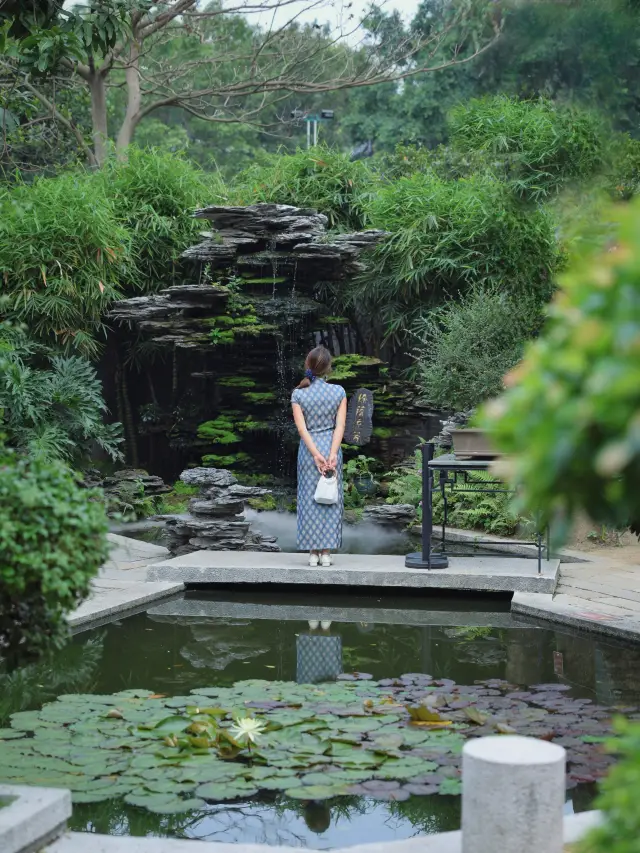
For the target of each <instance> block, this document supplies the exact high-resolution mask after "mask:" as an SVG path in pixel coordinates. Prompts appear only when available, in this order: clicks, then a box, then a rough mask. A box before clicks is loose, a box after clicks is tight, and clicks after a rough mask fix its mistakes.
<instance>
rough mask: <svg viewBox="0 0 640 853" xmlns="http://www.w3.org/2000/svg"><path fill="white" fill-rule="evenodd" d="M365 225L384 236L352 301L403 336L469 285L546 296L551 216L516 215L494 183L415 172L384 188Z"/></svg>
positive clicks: (552, 246) (552, 244)
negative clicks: (427, 310) (430, 309)
mask: <svg viewBox="0 0 640 853" xmlns="http://www.w3.org/2000/svg"><path fill="white" fill-rule="evenodd" d="M369 217H370V221H371V224H372V225H373V226H374V227H376V228H381V229H384V230H386V231H389V232H390V236H389V238H388V239H386V240H385V241H384V242H383V243H381V244H380V245H379V246H378V247H377V248H376V249H375V251H374V252H373V254H372V258H371V263H370V265H369V269H368V270H367V272H366V273H365V274H363V276H362V277H361V279H360V281H359V282H357V283H356V284H355V285H354V287H353V289H352V301H353V303H354V304H357V305H359V306H361V308H362V310H364V308H365V307H366V308H367V310H368V312H369V313H370V314H371V315H372V316H375V315H379V316H381V317H382V319H383V320H384V321H385V322H386V324H387V331H388V333H389V334H390V335H396V336H398V335H403V334H404V333H405V331H406V329H407V328H408V327H409V326H410V325H411V324H412V323H413V322H414V320H415V319H416V315H418V314H419V313H420V312H422V311H424V309H425V308H428V307H431V306H433V305H436V304H438V303H439V302H441V301H442V300H443V298H444V297H445V296H446V295H448V296H451V297H453V296H456V295H458V294H460V293H462V292H464V291H465V290H467V289H469V288H471V287H472V286H474V285H475V286H478V285H482V286H486V287H491V286H492V287H494V288H495V289H496V290H500V291H504V292H507V293H512V294H523V293H535V294H537V298H538V299H540V300H544V298H546V297H547V296H548V294H549V293H550V281H551V274H552V272H553V270H554V269H555V266H556V263H557V258H558V250H557V246H556V240H555V235H554V227H553V222H552V219H551V216H550V214H549V213H548V212H547V211H545V210H543V209H542V208H536V209H531V210H527V211H526V212H525V211H524V210H522V209H521V208H520V207H519V206H518V205H517V204H516V203H514V201H513V199H512V197H511V195H510V193H509V190H508V188H507V187H506V186H505V185H504V184H502V183H500V182H499V181H498V180H496V179H495V178H492V177H491V176H487V175H474V176H472V177H470V178H463V179H460V180H457V181H445V180H442V179H440V178H438V177H436V176H435V175H434V174H429V173H424V174H415V175H412V176H410V177H406V178H401V179H400V180H398V181H396V182H394V183H393V184H390V185H389V186H385V187H383V188H382V189H381V190H380V191H379V192H378V194H377V195H376V197H375V198H374V199H373V200H372V201H371V202H370V204H369Z"/></svg>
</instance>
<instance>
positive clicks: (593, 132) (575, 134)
mask: <svg viewBox="0 0 640 853" xmlns="http://www.w3.org/2000/svg"><path fill="white" fill-rule="evenodd" d="M450 123H451V141H452V144H453V146H454V147H456V148H458V149H459V150H461V151H463V152H464V153H468V152H473V151H479V152H483V153H486V154H488V155H490V157H491V160H492V161H493V162H495V161H497V162H496V166H497V168H498V169H499V170H500V171H504V174H505V178H506V180H507V181H508V183H509V185H510V186H511V188H512V189H513V191H514V192H515V194H516V195H517V196H520V197H522V198H527V199H532V200H534V201H542V200H544V199H546V198H548V197H549V196H550V195H553V194H555V193H557V192H558V191H559V190H560V189H561V188H562V187H563V186H564V185H565V184H566V183H567V182H570V181H579V180H584V179H585V178H589V177H591V176H592V175H594V174H595V173H596V172H598V171H599V170H600V169H601V168H602V166H603V163H604V142H605V140H604V134H603V132H602V126H601V122H600V120H599V119H598V118H597V117H596V116H595V115H593V114H591V113H588V112H586V111H584V110H581V109H575V108H573V107H559V106H557V105H556V104H554V103H552V102H551V101H548V100H538V101H536V102H530V101H518V100H515V99H513V98H509V97H506V96H504V95H497V96H495V97H491V98H481V99H474V100H471V101H470V102H468V103H465V104H462V105H460V106H458V107H456V108H455V109H454V110H452V112H451V116H450ZM496 166H494V168H495V167H496Z"/></svg>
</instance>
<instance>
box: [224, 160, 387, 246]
mask: <svg viewBox="0 0 640 853" xmlns="http://www.w3.org/2000/svg"><path fill="white" fill-rule="evenodd" d="M374 181H375V177H374V174H373V172H372V171H371V168H370V167H369V165H368V164H367V163H366V162H364V161H362V160H357V161H355V162H351V160H350V159H349V155H348V154H343V153H342V152H340V151H335V150H333V149H331V148H327V147H325V146H319V147H317V148H312V149H310V150H308V151H307V150H305V151H302V150H298V151H296V153H295V154H275V155H273V157H271V158H270V161H269V163H268V164H267V165H266V166H265V165H254V166H250V167H249V168H248V169H246V170H245V171H244V172H242V173H241V174H240V175H239V176H238V177H237V178H236V180H235V181H234V184H233V187H232V188H231V190H230V197H229V202H230V203H232V204H233V203H235V204H256V203H257V202H264V201H267V202H275V203H277V204H291V205H294V206H295V207H311V208H314V209H315V210H318V211H319V212H320V213H324V214H325V216H328V217H329V226H330V227H331V228H346V229H353V230H358V229H361V228H363V227H364V226H365V222H366V218H365V205H366V201H367V199H368V198H370V197H371V193H372V184H373V183H374Z"/></svg>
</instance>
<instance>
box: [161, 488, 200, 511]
mask: <svg viewBox="0 0 640 853" xmlns="http://www.w3.org/2000/svg"><path fill="white" fill-rule="evenodd" d="M199 491H200V489H199V488H198V487H197V486H189V485H187V483H183V482H182V480H177V481H176V482H175V483H174V484H173V486H172V488H171V491H170V492H168V493H167V494H164V495H162V497H161V503H160V506H159V507H158V513H159V514H160V515H172V514H173V513H181V512H186V511H187V509H188V507H189V501H190V500H191V498H192V497H194V495H197V494H198V492H199Z"/></svg>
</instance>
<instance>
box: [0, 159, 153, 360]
mask: <svg viewBox="0 0 640 853" xmlns="http://www.w3.org/2000/svg"><path fill="white" fill-rule="evenodd" d="M130 238H131V235H130V234H129V232H128V231H127V229H126V228H124V227H123V226H122V224H121V223H120V222H119V221H118V215H117V212H116V205H115V202H114V200H113V199H112V198H110V197H109V196H108V195H107V194H105V192H104V188H103V185H102V183H101V179H96V177H95V176H92V175H90V174H88V173H86V172H81V171H78V172H73V173H67V174H62V175H59V176H58V177H56V178H36V179H35V180H34V181H33V183H31V184H18V185H17V186H16V187H14V188H13V189H12V191H11V192H10V193H6V194H5V195H4V196H3V197H2V198H0V276H1V277H2V282H3V292H4V294H5V295H6V296H7V297H8V305H7V306H6V310H7V311H8V312H10V313H11V314H12V315H13V316H15V317H17V318H18V319H19V320H22V321H24V322H25V323H26V324H27V325H28V327H29V330H30V333H31V334H32V335H34V336H36V337H37V338H39V339H40V340H43V341H46V342H48V343H50V344H56V345H59V346H61V347H64V348H65V349H66V350H75V351H78V352H82V353H85V354H90V355H93V354H95V353H96V350H97V344H96V341H95V338H94V337H93V336H94V335H95V334H97V333H102V330H103V319H102V318H103V315H104V313H105V311H106V309H107V308H108V306H109V304H110V303H111V302H113V300H115V299H118V298H120V296H121V293H122V291H121V283H122V282H124V281H127V282H129V283H133V284H134V285H137V283H138V282H137V279H136V269H135V266H134V265H133V264H132V263H131V259H130V251H131V239H130Z"/></svg>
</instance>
